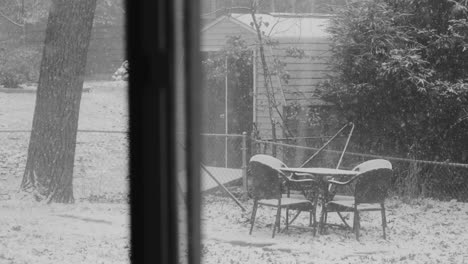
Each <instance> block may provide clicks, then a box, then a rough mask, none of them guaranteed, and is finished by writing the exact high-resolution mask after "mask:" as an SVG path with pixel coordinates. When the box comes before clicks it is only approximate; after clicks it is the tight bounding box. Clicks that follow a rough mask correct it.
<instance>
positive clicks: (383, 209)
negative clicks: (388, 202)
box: [380, 204, 387, 239]
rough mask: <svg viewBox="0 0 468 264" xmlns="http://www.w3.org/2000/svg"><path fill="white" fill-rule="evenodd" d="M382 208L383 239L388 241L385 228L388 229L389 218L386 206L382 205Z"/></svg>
mask: <svg viewBox="0 0 468 264" xmlns="http://www.w3.org/2000/svg"><path fill="white" fill-rule="evenodd" d="M380 206H381V207H382V211H381V212H382V230H383V238H384V239H387V236H386V235H385V227H387V218H386V217H385V206H384V205H383V204H381V205H380Z"/></svg>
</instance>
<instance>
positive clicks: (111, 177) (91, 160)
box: [0, 130, 129, 203]
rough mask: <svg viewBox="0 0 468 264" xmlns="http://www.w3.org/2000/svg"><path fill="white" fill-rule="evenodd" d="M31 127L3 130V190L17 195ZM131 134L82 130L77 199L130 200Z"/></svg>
mask: <svg viewBox="0 0 468 264" xmlns="http://www.w3.org/2000/svg"><path fill="white" fill-rule="evenodd" d="M30 132H31V131H29V130H2V131H0V142H2V148H1V149H0V160H1V164H0V192H1V193H2V194H13V193H15V192H17V191H18V190H19V187H20V183H21V180H22V177H23V173H24V169H25V165H26V158H27V151H28V143H29V137H30ZM128 147H129V145H128V134H127V132H125V131H110V130H109V131H106V130H79V131H78V135H77V142H76V154H75V163H74V171H73V192H74V197H75V199H77V200H87V201H91V202H116V203H120V202H127V198H128V191H129V190H128V188H129V178H128V166H129V156H128Z"/></svg>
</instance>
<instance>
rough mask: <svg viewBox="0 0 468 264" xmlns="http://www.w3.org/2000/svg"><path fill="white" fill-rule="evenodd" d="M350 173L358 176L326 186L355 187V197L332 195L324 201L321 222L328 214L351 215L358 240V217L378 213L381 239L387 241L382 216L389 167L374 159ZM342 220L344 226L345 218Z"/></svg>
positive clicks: (390, 165)
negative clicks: (343, 213) (379, 213)
mask: <svg viewBox="0 0 468 264" xmlns="http://www.w3.org/2000/svg"><path fill="white" fill-rule="evenodd" d="M353 170H355V171H358V172H359V174H358V175H356V176H354V177H352V178H351V179H349V180H348V181H338V180H330V181H329V183H330V184H332V185H336V186H352V185H354V188H353V189H354V195H352V196H347V195H334V196H333V198H332V199H331V201H329V202H327V205H326V206H325V207H324V211H323V212H322V217H324V218H322V219H324V221H325V222H326V219H327V217H326V215H327V213H328V212H338V213H340V212H353V213H354V221H353V231H354V232H355V234H356V239H357V240H359V228H360V217H359V212H362V211H381V215H382V230H383V238H384V239H386V235H385V228H386V225H387V223H386V216H385V204H384V202H385V198H386V196H387V191H388V187H389V185H390V178H391V175H392V164H391V163H390V162H389V161H387V160H383V159H375V160H369V161H366V162H363V163H361V164H359V165H358V166H356V167H355V168H354V169H353ZM340 218H341V220H342V221H343V222H344V223H345V225H346V226H348V227H349V225H348V224H347V223H346V221H345V220H344V218H343V217H342V216H341V215H340Z"/></svg>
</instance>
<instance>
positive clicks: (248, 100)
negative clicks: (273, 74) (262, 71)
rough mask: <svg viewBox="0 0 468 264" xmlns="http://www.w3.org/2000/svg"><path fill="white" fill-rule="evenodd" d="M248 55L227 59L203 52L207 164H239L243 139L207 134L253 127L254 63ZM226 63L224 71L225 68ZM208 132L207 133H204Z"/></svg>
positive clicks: (204, 130) (226, 132)
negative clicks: (225, 69)
mask: <svg viewBox="0 0 468 264" xmlns="http://www.w3.org/2000/svg"><path fill="white" fill-rule="evenodd" d="M251 61H252V60H250V58H248V57H246V58H244V59H243V58H242V57H241V58H240V59H236V60H235V59H232V58H231V59H229V58H228V59H226V58H225V57H224V58H223V57H220V55H219V54H217V53H215V52H204V53H203V67H204V68H203V72H204V76H203V77H204V83H203V86H202V87H203V91H202V93H203V94H202V96H203V100H204V101H203V107H202V108H203V112H202V120H203V121H202V122H203V123H202V133H203V134H205V135H203V136H202V138H203V140H204V141H203V153H204V157H203V158H202V159H203V162H204V163H205V164H206V165H208V166H216V167H229V168H240V167H241V165H242V151H241V147H242V139H241V138H240V137H236V136H228V137H223V136H214V135H210V134H228V135H239V134H242V133H243V132H247V133H248V134H250V131H251V130H252V117H253V107H252V103H253V101H252V90H253V89H252V88H253V67H252V64H251ZM226 65H227V74H226V73H225V71H224V68H225V66H226ZM206 134H208V135H206Z"/></svg>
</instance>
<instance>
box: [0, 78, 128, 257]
mask: <svg viewBox="0 0 468 264" xmlns="http://www.w3.org/2000/svg"><path fill="white" fill-rule="evenodd" d="M85 87H86V88H90V92H87V93H83V97H82V101H81V108H80V109H81V110H80V119H79V129H80V130H106V131H109V130H111V131H126V130H127V121H128V107H127V86H126V84H125V83H123V82H88V83H85ZM34 104H35V93H18V94H16V93H0V142H1V148H0V238H1V239H0V263H1V264H3V263H129V255H128V254H129V232H130V228H129V221H128V220H129V206H128V203H127V193H128V186H129V185H128V177H127V170H128V155H127V153H128V151H127V150H128V142H127V134H126V133H112V134H109V133H84V132H83V133H78V138H77V148H76V160H75V168H74V182H73V184H74V196H75V199H76V203H75V204H72V205H60V204H52V205H44V204H40V203H37V202H33V201H30V198H28V197H24V196H21V194H19V193H17V190H18V188H19V185H20V183H21V179H22V176H23V175H22V174H23V172H24V166H25V161H26V156H27V147H28V141H29V133H27V132H5V131H4V130H30V129H31V124H32V118H33V113H34Z"/></svg>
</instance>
